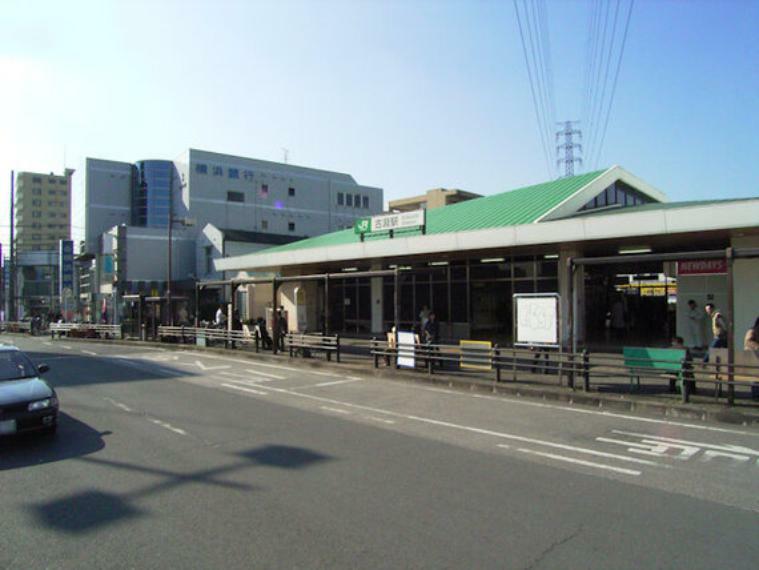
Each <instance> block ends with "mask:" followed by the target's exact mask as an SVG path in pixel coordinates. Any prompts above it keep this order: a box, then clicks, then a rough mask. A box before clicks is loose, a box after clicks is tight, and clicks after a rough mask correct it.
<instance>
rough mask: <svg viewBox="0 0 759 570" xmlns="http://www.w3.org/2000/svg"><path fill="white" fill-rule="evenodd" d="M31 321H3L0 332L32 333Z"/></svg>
mask: <svg viewBox="0 0 759 570" xmlns="http://www.w3.org/2000/svg"><path fill="white" fill-rule="evenodd" d="M31 330H32V322H31V321H3V322H0V332H31Z"/></svg>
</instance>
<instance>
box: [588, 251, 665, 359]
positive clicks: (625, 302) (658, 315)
mask: <svg viewBox="0 0 759 570" xmlns="http://www.w3.org/2000/svg"><path fill="white" fill-rule="evenodd" d="M671 265H672V264H670V263H664V262H661V261H658V262H657V261H648V262H644V263H636V264H630V263H613V264H609V265H598V266H590V267H586V268H585V276H584V298H585V339H586V343H587V345H588V346H589V347H590V348H591V349H604V348H615V347H620V346H630V345H634V346H667V345H669V344H670V342H671V340H672V337H673V336H674V335H675V322H676V309H677V299H678V296H677V278H676V277H675V276H674V275H673V273H674V271H673V269H672V268H671V267H670V266H671Z"/></svg>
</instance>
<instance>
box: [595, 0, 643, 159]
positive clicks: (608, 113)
mask: <svg viewBox="0 0 759 570" xmlns="http://www.w3.org/2000/svg"><path fill="white" fill-rule="evenodd" d="M634 4H635V0H630V7H629V9H628V10H627V20H626V22H625V31H624V33H623V35H622V45H621V47H620V50H619V57H618V58H617V69H616V70H615V72H614V83H613V85H612V88H611V96H610V97H609V105H608V107H607V109H606V119H605V121H604V126H603V129H602V130H601V142H600V143H599V145H598V152H597V153H596V159H595V162H594V165H597V164H598V160H599V159H600V158H601V150H602V149H603V145H604V141H605V140H606V129H607V128H608V126H609V117H610V116H611V108H612V105H613V103H614V95H615V94H616V92H617V81H618V80H619V70H620V69H621V68H622V57H623V56H624V54H625V45H627V32H628V30H629V29H630V19H631V18H632V11H633V5H634Z"/></svg>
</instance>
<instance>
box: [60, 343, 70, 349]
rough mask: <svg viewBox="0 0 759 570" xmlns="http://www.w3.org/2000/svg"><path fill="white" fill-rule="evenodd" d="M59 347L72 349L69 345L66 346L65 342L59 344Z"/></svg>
mask: <svg viewBox="0 0 759 570" xmlns="http://www.w3.org/2000/svg"><path fill="white" fill-rule="evenodd" d="M60 347H61V348H65V349H66V350H73V349H72V348H71V347H70V346H68V345H67V344H61V345H60Z"/></svg>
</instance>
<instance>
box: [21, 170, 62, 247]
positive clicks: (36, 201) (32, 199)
mask: <svg viewBox="0 0 759 570" xmlns="http://www.w3.org/2000/svg"><path fill="white" fill-rule="evenodd" d="M73 173H74V170H73V169H71V168H67V169H66V170H65V172H64V174H63V175H56V174H53V173H52V172H51V173H50V174H42V173H38V172H19V173H18V174H17V175H16V197H15V202H14V209H15V218H16V220H15V224H16V232H15V233H16V251H18V252H20V253H22V252H26V251H56V250H57V248H58V240H62V239H71V176H72V174H73Z"/></svg>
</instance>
